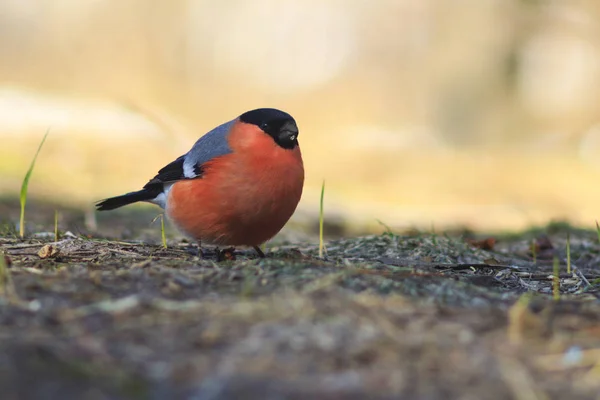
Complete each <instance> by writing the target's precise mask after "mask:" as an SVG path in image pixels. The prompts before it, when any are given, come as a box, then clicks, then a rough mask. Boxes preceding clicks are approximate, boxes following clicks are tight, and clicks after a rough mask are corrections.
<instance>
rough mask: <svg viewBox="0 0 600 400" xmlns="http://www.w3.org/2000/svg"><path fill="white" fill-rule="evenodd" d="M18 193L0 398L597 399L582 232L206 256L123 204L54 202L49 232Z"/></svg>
mask: <svg viewBox="0 0 600 400" xmlns="http://www.w3.org/2000/svg"><path fill="white" fill-rule="evenodd" d="M30 203H31V205H28V220H29V221H30V224H29V225H28V226H29V229H30V232H31V234H30V235H29V237H28V238H26V239H25V240H21V239H19V238H18V237H17V235H16V232H15V229H14V223H15V221H18V206H17V204H16V203H15V202H14V201H2V202H0V220H2V221H1V222H2V223H3V224H2V227H1V229H0V251H2V252H4V253H5V256H4V257H2V258H1V259H0V270H4V271H5V272H3V273H1V274H0V294H1V296H0V336H1V340H0V393H1V398H2V399H3V400H10V399H82V400H85V399H93V400H96V399H201V400H205V399H206V400H208V399H210V400H213V399H218V400H220V399H363V398H369V399H391V398H403V399H518V400H529V399H559V398H560V399H597V398H600V394H599V393H600V301H599V299H600V267H599V265H600V244H599V242H598V236H597V234H596V232H592V231H585V230H579V229H576V228H573V227H570V226H568V225H566V224H552V225H549V226H547V227H544V228H540V229H532V230H530V231H528V232H523V233H519V234H511V235H509V234H504V235H493V236H489V235H480V234H475V233H472V232H468V231H463V232H453V233H449V234H443V233H438V234H435V233H431V232H416V231H415V232H405V233H402V234H396V233H392V232H387V233H385V234H382V235H370V236H363V237H356V238H344V239H336V240H330V241H328V242H327V256H326V257H324V258H319V257H318V248H317V245H316V243H317V241H316V240H314V239H302V240H301V241H296V242H295V243H291V244H290V243H285V242H284V243H275V244H269V245H268V254H267V258H266V259H257V258H256V256H255V254H254V252H253V251H250V250H246V249H238V250H237V251H236V253H235V258H236V259H235V260H228V261H222V262H216V261H215V260H216V257H215V256H216V254H215V252H214V249H211V248H208V249H206V250H207V251H205V256H204V258H199V257H198V256H197V255H194V254H193V253H194V249H193V248H191V247H190V243H187V242H185V241H181V240H175V239H174V240H169V242H168V248H167V249H164V248H162V246H161V244H160V234H158V233H157V228H156V226H153V227H152V229H151V231H150V230H149V228H148V220H149V219H151V218H152V217H151V216H148V214H144V213H143V212H138V211H137V210H135V209H134V210H133V211H123V212H121V213H107V214H103V215H102V216H101V218H100V219H99V221H98V224H99V230H98V233H95V234H93V235H92V234H90V233H89V232H86V231H85V229H83V228H81V227H82V226H83V225H84V224H83V213H81V212H79V211H74V210H62V211H61V223H60V228H61V229H60V234H61V236H60V238H59V240H58V241H55V238H54V234H53V233H45V232H53V229H54V228H53V218H54V211H53V210H54V208H53V207H54V206H53V205H39V202H38V205H37V206H36V205H34V204H33V203H34V202H30ZM67 231H68V232H67ZM567 235H570V253H569V254H570V261H571V272H567V266H566V265H567V251H566V243H567ZM298 237H305V236H298ZM532 247H533V248H534V251H533V252H532ZM555 258H556V259H557V260H558V261H559V264H560V265H559V268H560V274H559V276H558V279H557V280H555V279H554V276H553V269H554V266H553V265H554V259H555ZM553 285H554V286H553ZM555 289H558V291H559V292H555V291H554V292H553V290H555ZM557 297H558V298H557Z"/></svg>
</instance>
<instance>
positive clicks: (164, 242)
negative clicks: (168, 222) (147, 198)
mask: <svg viewBox="0 0 600 400" xmlns="http://www.w3.org/2000/svg"><path fill="white" fill-rule="evenodd" d="M160 237H161V239H162V245H163V247H164V248H165V249H166V248H167V235H166V234H165V215H164V214H160Z"/></svg>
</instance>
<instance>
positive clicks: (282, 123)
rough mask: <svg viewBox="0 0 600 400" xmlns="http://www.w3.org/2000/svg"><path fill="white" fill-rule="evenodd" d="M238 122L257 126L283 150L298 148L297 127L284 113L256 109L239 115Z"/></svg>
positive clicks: (292, 119) (288, 115)
mask: <svg viewBox="0 0 600 400" xmlns="http://www.w3.org/2000/svg"><path fill="white" fill-rule="evenodd" d="M240 121H242V122H246V123H248V124H253V125H256V126H258V127H259V128H260V129H262V131H263V132H265V133H266V134H267V135H269V136H271V137H272V138H273V140H275V143H277V144H278V145H279V146H281V147H283V148H284V149H293V148H294V147H296V146H298V126H297V125H296V121H295V120H294V118H292V116H291V115H290V114H288V113H286V112H283V111H280V110H277V109H275V108H258V109H256V110H252V111H248V112H246V113H244V114H242V115H240Z"/></svg>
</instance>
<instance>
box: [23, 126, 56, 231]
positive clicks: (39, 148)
mask: <svg viewBox="0 0 600 400" xmlns="http://www.w3.org/2000/svg"><path fill="white" fill-rule="evenodd" d="M48 133H50V129H48V130H47V131H46V134H45V135H44V138H43V139H42V142H41V143H40V145H39V146H38V149H37V151H36V152H35V156H34V157H33V160H31V165H30V166H29V169H28V170H27V173H26V174H25V178H23V183H22V185H21V195H20V201H21V218H20V220H19V235H20V236H21V239H22V238H23V237H24V236H25V204H26V203H27V188H28V187H29V179H30V178H31V174H32V173H33V168H34V167H35V162H36V161H37V157H38V154H40V150H42V146H43V145H44V142H45V141H46V138H47V137H48Z"/></svg>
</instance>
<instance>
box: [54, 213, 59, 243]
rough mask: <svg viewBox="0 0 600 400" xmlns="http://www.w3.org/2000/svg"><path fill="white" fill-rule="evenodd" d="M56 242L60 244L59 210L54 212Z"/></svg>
mask: <svg viewBox="0 0 600 400" xmlns="http://www.w3.org/2000/svg"><path fill="white" fill-rule="evenodd" d="M54 241H55V242H58V210H54Z"/></svg>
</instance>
